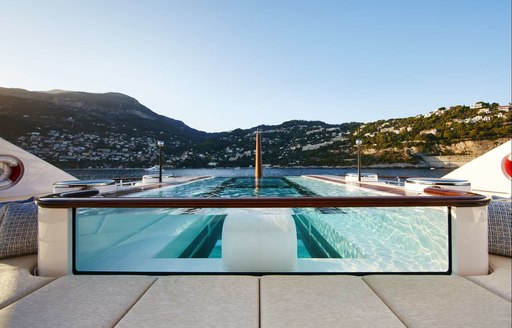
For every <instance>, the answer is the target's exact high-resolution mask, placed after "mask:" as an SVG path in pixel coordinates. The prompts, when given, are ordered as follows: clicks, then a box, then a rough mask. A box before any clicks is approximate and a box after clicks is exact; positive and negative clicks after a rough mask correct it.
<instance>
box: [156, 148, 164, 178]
mask: <svg viewBox="0 0 512 328" xmlns="http://www.w3.org/2000/svg"><path fill="white" fill-rule="evenodd" d="M156 144H157V145H158V148H160V159H159V160H158V162H159V164H160V165H159V166H160V168H159V174H158V182H162V147H163V146H164V142H163V141H158V142H157V143H156Z"/></svg>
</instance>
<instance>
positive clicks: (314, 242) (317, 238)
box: [292, 214, 342, 258]
mask: <svg viewBox="0 0 512 328" xmlns="http://www.w3.org/2000/svg"><path fill="white" fill-rule="evenodd" d="M292 217H293V219H294V221H295V226H296V228H297V234H298V235H299V239H300V240H301V241H302V243H303V244H304V246H305V247H306V250H307V251H308V253H309V254H310V255H311V257H312V258H341V257H342V256H341V255H340V254H339V253H338V252H337V251H336V249H334V247H332V246H331V245H330V244H329V242H327V240H326V239H325V238H324V237H323V236H322V234H320V232H318V230H316V229H315V227H313V225H312V224H311V222H310V221H309V219H308V217H307V216H306V215H302V214H294V215H292Z"/></svg>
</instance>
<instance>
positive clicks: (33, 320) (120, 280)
mask: <svg viewBox="0 0 512 328" xmlns="http://www.w3.org/2000/svg"><path fill="white" fill-rule="evenodd" d="M155 279H156V278H154V277H143V276H119V275H113V276H65V277H62V278H59V279H57V280H55V281H53V282H51V283H49V284H48V285H46V286H44V287H42V288H40V289H38V290H37V291H35V292H34V293H32V294H30V295H28V296H26V297H24V298H22V299H21V300H19V301H17V302H15V303H13V304H11V305H9V306H7V307H5V308H3V309H2V310H0V327H2V328H5V327H52V328H55V327H98V328H99V327H112V326H114V325H115V324H116V323H117V322H118V321H119V320H120V319H121V318H122V317H123V316H124V315H125V313H126V312H128V310H129V309H130V308H131V307H132V306H133V304H134V303H135V302H137V300H138V299H139V298H140V297H141V295H142V294H144V292H145V291H146V290H147V289H148V288H149V286H150V285H151V284H152V283H153V282H154V281H155Z"/></svg>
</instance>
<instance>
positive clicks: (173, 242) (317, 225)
mask: <svg viewBox="0 0 512 328" xmlns="http://www.w3.org/2000/svg"><path fill="white" fill-rule="evenodd" d="M319 195H320V196H350V195H357V196H361V195H376V194H375V193H373V192H370V191H366V190H362V189H358V188H355V187H350V186H349V187H347V186H342V185H335V184H329V183H324V182H321V181H315V180H312V179H306V178H303V177H283V178H264V179H261V180H259V181H257V180H255V179H254V178H213V179H206V180H201V181H196V182H193V183H189V184H187V185H179V186H173V187H167V188H162V189H159V190H156V191H150V192H145V193H140V194H134V195H131V196H132V197H198V198H202V197H229V198H233V197H279V196H281V197H284V196H285V197H308V196H319ZM379 195H382V194H379ZM234 213H236V214H240V213H242V214H243V213H249V214H254V213H260V214H272V213H276V214H277V213H279V214H282V213H287V214H288V215H290V216H291V217H292V218H293V220H294V222H295V226H296V231H297V246H298V247H297V257H298V267H297V272H325V271H329V272H445V271H446V270H448V236H447V234H448V232H447V231H448V230H447V214H446V211H445V210H444V209H438V208H435V209H433V208H294V209H200V208H198V209H169V208H161V209H106V208H102V209H79V210H78V211H77V215H76V217H75V218H74V220H75V223H76V231H75V234H74V243H75V254H74V255H75V270H76V272H159V273H165V272H224V269H223V266H222V224H223V221H224V219H225V218H226V216H228V215H230V214H234Z"/></svg>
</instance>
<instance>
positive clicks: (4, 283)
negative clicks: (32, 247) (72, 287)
mask: <svg viewBox="0 0 512 328" xmlns="http://www.w3.org/2000/svg"><path fill="white" fill-rule="evenodd" d="M36 265H37V255H36V254H34V255H26V256H18V257H11V258H8V259H3V260H0V309H1V308H4V307H6V306H7V305H9V304H11V303H14V302H16V301H17V300H19V299H20V298H22V297H24V296H26V295H28V294H30V293H32V292H33V291H35V290H37V289H39V288H41V287H42V286H44V285H46V284H48V283H49V282H51V281H52V280H53V279H54V278H43V277H36V276H34V275H32V272H33V271H34V268H35V267H36Z"/></svg>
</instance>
